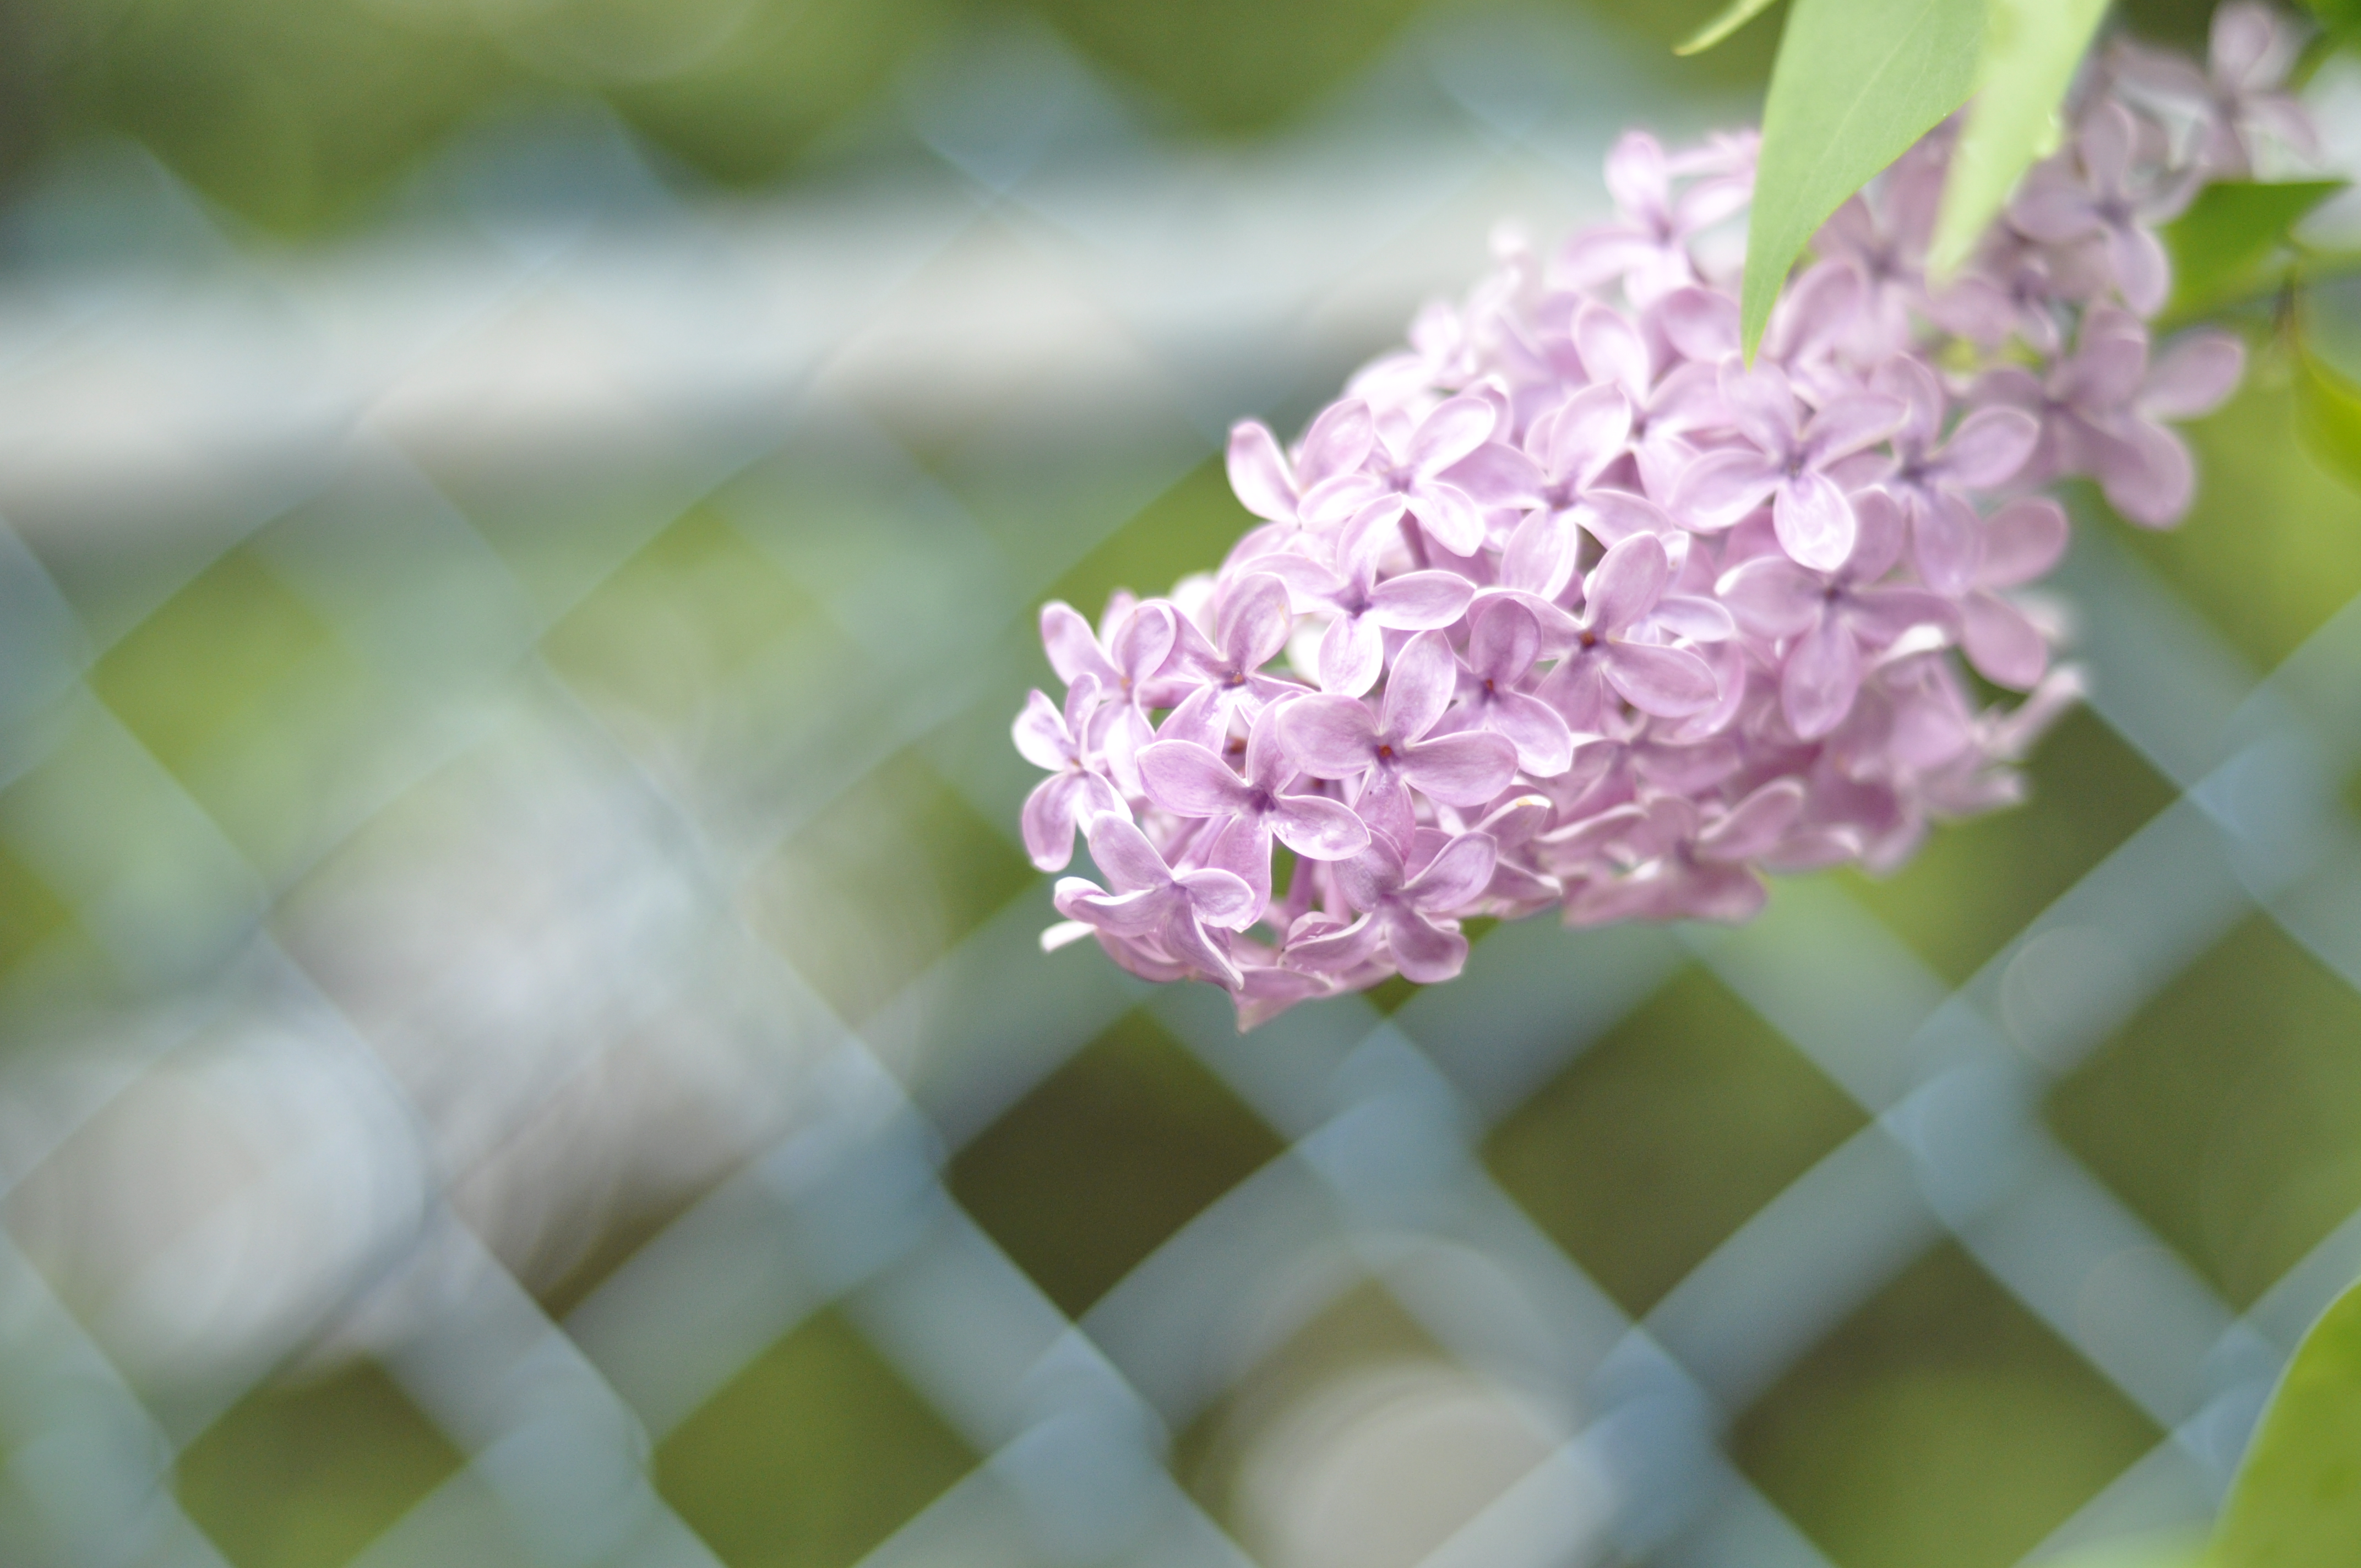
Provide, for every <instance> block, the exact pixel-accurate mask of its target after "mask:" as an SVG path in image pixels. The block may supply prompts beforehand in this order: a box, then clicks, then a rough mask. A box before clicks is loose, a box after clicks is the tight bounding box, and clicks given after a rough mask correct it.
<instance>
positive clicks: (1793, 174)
mask: <svg viewBox="0 0 2361 1568" xmlns="http://www.w3.org/2000/svg"><path fill="white" fill-rule="evenodd" d="M1983 27H1984V7H1983V0H1795V5H1794V7H1793V8H1792V9H1790V10H1789V11H1788V13H1787V29H1786V33H1785V35H1784V37H1783V38H1781V39H1780V42H1779V59H1778V62H1777V63H1776V64H1774V65H1773V67H1772V68H1771V94H1770V98H1769V101H1768V102H1767V103H1766V104H1764V106H1763V152H1762V156H1761V159H1760V160H1759V161H1758V163H1757V166H1756V171H1755V177H1754V210H1753V213H1752V215H1751V216H1750V218H1749V219H1748V222H1747V230H1746V280H1745V286H1744V288H1743V290H1742V291H1741V297H1740V320H1741V325H1742V327H1743V331H1744V337H1745V344H1746V355H1747V357H1748V358H1749V359H1752V357H1753V356H1754V348H1755V345H1756V344H1758V343H1760V342H1761V341H1762V338H1763V327H1764V325H1765V324H1767V323H1769V321H1770V320H1771V307H1772V305H1773V303H1775V302H1777V300H1778V298H1779V290H1780V288H1781V286H1782V285H1783V284H1784V283H1785V281H1786V279H1787V269H1788V268H1789V267H1791V266H1793V265H1794V264H1795V258H1796V257H1797V256H1799V255H1801V254H1802V253H1803V249H1804V247H1805V245H1806V243H1807V242H1808V241H1809V240H1810V239H1811V237H1812V236H1813V235H1814V234H1815V233H1817V231H1818V229H1819V226H1820V225H1822V224H1823V223H1826V222H1827V221H1828V214H1830V213H1833V212H1835V211H1836V210H1837V208H1838V207H1839V206H1840V205H1842V204H1843V203H1844V200H1845V198H1846V197H1848V196H1850V195H1851V194H1852V193H1853V192H1856V191H1858V190H1860V189H1861V186H1863V185H1864V184H1866V183H1868V181H1869V179H1870V177H1871V176H1872V175H1873V174H1875V173H1877V172H1878V170H1882V169H1883V168H1884V167H1885V166H1886V165H1887V164H1889V163H1892V162H1893V161H1894V159H1897V158H1899V157H1901V156H1902V155H1903V154H1904V153H1905V152H1906V151H1908V150H1909V148H1910V145H1911V144H1912V143H1913V142H1915V141H1916V140H1917V139H1918V138H1919V137H1922V136H1925V135H1926V134H1927V132H1928V131H1930V130H1932V129H1933V128H1934V127H1935V126H1937V125H1938V124H1939V123H1941V121H1942V119H1943V116H1945V115H1949V113H1950V112H1951V111H1952V110H1954V109H1956V108H1958V107H1959V106H1960V104H1961V103H1963V102H1965V101H1966V99H1967V96H1968V89H1969V88H1970V87H1971V85H1972V84H1973V82H1974V79H1975V68H1976V54H1977V50H1978V49H1979V47H1980V46H1981V45H1982V41H1983Z"/></svg>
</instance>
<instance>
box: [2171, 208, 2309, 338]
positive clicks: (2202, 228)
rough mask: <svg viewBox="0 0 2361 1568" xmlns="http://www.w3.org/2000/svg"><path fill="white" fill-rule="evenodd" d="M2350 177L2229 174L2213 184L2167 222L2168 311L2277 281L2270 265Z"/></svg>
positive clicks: (2183, 312) (2180, 312) (2200, 308)
mask: <svg viewBox="0 0 2361 1568" xmlns="http://www.w3.org/2000/svg"><path fill="white" fill-rule="evenodd" d="M2344 189H2345V181H2342V180H2294V181H2287V182H2285V183H2283V184H2259V183H2257V182H2254V181H2244V180H2224V181H2216V182H2214V183H2213V184H2211V185H2208V186H2206V187H2205V189H2204V190H2202V191H2200V192H2198V193H2197V199H2196V200H2195V201H2193V202H2191V203H2189V210H2188V211H2187V212H2184V213H2182V214H2180V216H2179V217H2178V218H2175V219H2174V220H2173V221H2172V222H2171V223H2170V224H2169V225H2166V227H2165V230H2164V242H2165V244H2166V246H2167V247H2169V248H2170V250H2171V252H2172V280H2173V282H2172V306H2171V308H2170V310H2169V311H2168V312H2167V314H2168V315H2171V316H2176V317H2179V316H2189V315H2195V314H2200V313H2203V312H2204V311H2205V310H2207V309H2208V308H2209V307H2211V306H2213V305H2216V304H2220V303H2222V302H2225V301H2227V300H2229V299H2232V298H2235V297H2236V296H2239V295H2242V294H2247V293H2252V292H2255V291H2257V290H2260V289H2265V288H2268V287H2272V286H2274V285H2276V284H2277V282H2278V281H2279V279H2278V278H2277V277H2276V276H2275V275H2272V274H2270V273H2268V272H2266V271H2265V269H2264V264H2265V263H2267V262H2268V261H2269V260H2270V259H2271V258H2273V257H2274V256H2275V255H2277V254H2278V253H2279V249H2280V248H2281V247H2283V246H2285V245H2286V244H2287V238H2288V231H2289V230H2290V229H2291V228H2293V227H2294V226H2295V225H2297V224H2299V223H2301V221H2302V220H2303V217H2304V214H2307V213H2309V212H2311V211H2312V209H2313V208H2314V207H2317V206H2319V205H2320V204H2321V203H2323V202H2325V201H2327V200H2328V199H2329V198H2330V197H2331V196H2334V195H2335V194H2336V193H2337V192H2339V191H2342V190H2344Z"/></svg>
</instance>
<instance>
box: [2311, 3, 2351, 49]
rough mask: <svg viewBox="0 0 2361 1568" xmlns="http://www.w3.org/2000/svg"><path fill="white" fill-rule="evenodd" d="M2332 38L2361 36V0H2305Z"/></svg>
mask: <svg viewBox="0 0 2361 1568" xmlns="http://www.w3.org/2000/svg"><path fill="white" fill-rule="evenodd" d="M2304 5H2305V6H2306V7H2307V8H2308V9H2309V10H2310V11H2311V12H2312V15H2313V16H2317V17H2319V18H2320V25H2321V26H2322V27H2323V28H2325V29H2326V30H2327V32H2328V34H2329V36H2330V37H2331V38H2340V39H2348V40H2349V39H2352V38H2361V0H2304Z"/></svg>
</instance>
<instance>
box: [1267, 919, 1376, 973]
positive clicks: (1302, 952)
mask: <svg viewBox="0 0 2361 1568" xmlns="http://www.w3.org/2000/svg"><path fill="white" fill-rule="evenodd" d="M1385 934H1386V932H1385V927H1383V926H1380V925H1378V921H1377V917H1376V916H1370V915H1364V916H1361V917H1360V918H1359V919H1358V920H1356V921H1354V922H1353V923H1352V924H1351V925H1350V926H1347V927H1345V928H1344V929H1343V930H1341V931H1332V932H1329V933H1327V934H1325V935H1323V936H1317V937H1306V938H1290V940H1289V942H1288V944H1287V948H1286V951H1285V953H1284V955H1283V956H1284V957H1285V958H1286V959H1287V961H1288V962H1289V963H1290V964H1294V965H1296V966H1297V967H1299V968H1301V969H1307V970H1313V971H1315V972H1317V973H1320V974H1342V973H1344V972H1345V971H1346V970H1354V969H1358V968H1359V967H1360V966H1361V965H1363V964H1365V963H1367V962H1368V960H1369V957H1370V955H1371V954H1373V953H1375V952H1376V951H1377V950H1378V943H1379V942H1381V941H1383V940H1384V939H1385Z"/></svg>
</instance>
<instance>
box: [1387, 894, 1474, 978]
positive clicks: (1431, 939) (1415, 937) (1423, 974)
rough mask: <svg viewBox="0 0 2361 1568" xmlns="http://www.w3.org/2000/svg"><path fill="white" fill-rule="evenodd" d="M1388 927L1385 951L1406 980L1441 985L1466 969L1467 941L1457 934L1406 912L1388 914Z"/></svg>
mask: <svg viewBox="0 0 2361 1568" xmlns="http://www.w3.org/2000/svg"><path fill="white" fill-rule="evenodd" d="M1385 927H1386V947H1387V948H1388V949H1389V951H1391V952H1392V954H1393V956H1394V966H1395V967H1396V968H1397V969H1399V970H1401V972H1402V978H1403V979H1405V980H1412V981H1417V982H1418V983H1419V984H1421V985H1440V984H1441V983H1442V982H1443V981H1446V980H1451V979H1454V978H1455V977H1456V976H1457V975H1458V973H1459V971H1460V970H1462V969H1463V968H1465V967H1466V963H1467V938H1465V937H1463V936H1461V935H1460V934H1459V933H1458V932H1456V931H1445V930H1443V929H1441V928H1439V927H1434V926H1431V925H1429V924H1428V923H1427V922H1426V921H1424V920H1422V919H1421V918H1419V917H1418V916H1416V915H1413V914H1411V912H1410V911H1409V910H1406V909H1394V910H1389V911H1388V912H1387V914H1386V916H1385Z"/></svg>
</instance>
